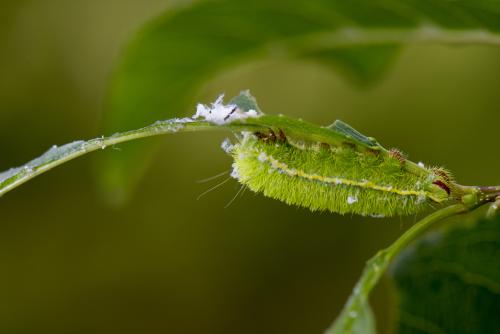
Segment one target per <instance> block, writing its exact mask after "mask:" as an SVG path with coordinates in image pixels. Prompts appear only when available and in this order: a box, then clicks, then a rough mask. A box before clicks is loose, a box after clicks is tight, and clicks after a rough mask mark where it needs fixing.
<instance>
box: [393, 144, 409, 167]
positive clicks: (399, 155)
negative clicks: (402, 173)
mask: <svg viewBox="0 0 500 334" xmlns="http://www.w3.org/2000/svg"><path fill="white" fill-rule="evenodd" d="M389 155H390V156H391V157H393V158H394V159H396V160H398V161H399V163H400V164H401V165H402V164H404V163H405V162H406V156H405V154H404V153H403V152H401V151H400V150H398V149H397V148H391V149H390V150H389Z"/></svg>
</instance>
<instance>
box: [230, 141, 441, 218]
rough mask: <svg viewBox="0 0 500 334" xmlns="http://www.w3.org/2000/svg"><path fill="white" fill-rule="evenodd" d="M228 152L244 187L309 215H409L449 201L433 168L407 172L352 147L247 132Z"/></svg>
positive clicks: (379, 156) (393, 161) (397, 163)
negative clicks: (323, 212)
mask: <svg viewBox="0 0 500 334" xmlns="http://www.w3.org/2000/svg"><path fill="white" fill-rule="evenodd" d="M231 154H232V156H233V158H234V164H233V174H232V175H233V176H235V177H236V178H237V179H238V180H239V181H240V182H241V183H242V184H244V185H246V186H248V187H249V188H250V189H251V190H253V191H255V192H262V193H263V194H264V195H265V196H268V197H272V198H275V199H278V200H281V201H284V202H286V203H288V204H292V205H298V206H303V207H307V208H310V209H311V210H313V211H314V210H328V211H332V212H337V213H341V214H344V213H357V214H361V215H371V216H393V215H408V214H413V213H417V212H419V211H421V210H422V209H424V208H425V207H426V204H427V205H428V204H429V203H441V202H443V201H445V200H447V199H448V197H449V195H448V193H447V191H446V190H445V189H443V188H441V187H440V186H438V185H436V181H437V180H438V179H439V176H438V175H437V174H435V173H434V172H433V170H432V169H428V170H427V173H420V174H419V175H417V174H414V173H410V172H408V171H405V170H404V169H403V168H402V167H401V162H400V161H399V160H398V159H397V158H393V157H391V156H384V155H382V154H373V153H365V152H359V151H357V150H356V149H355V148H353V147H352V146H350V145H344V146H338V147H332V146H329V145H322V144H311V145H302V146H296V145H294V144H292V143H291V142H290V141H288V140H287V141H284V142H278V141H275V140H268V141H266V140H262V138H259V137H258V136H256V135H254V134H250V133H246V134H244V135H243V136H242V138H241V139H240V141H239V143H237V144H236V145H234V146H233V149H232V151H231ZM440 182H442V181H440Z"/></svg>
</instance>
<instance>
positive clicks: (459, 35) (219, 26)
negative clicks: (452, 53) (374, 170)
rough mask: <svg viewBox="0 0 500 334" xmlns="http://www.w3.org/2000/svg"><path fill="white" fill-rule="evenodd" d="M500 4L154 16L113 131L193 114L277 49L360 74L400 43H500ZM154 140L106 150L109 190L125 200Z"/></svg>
mask: <svg viewBox="0 0 500 334" xmlns="http://www.w3.org/2000/svg"><path fill="white" fill-rule="evenodd" d="M499 30H500V2H498V1H487V0H483V1H472V0H468V1H465V0H462V1H447V2H443V1H438V0H433V1H415V0H411V1H410V0H406V1H399V0H398V1H396V0H386V1H382V2H380V1H377V2H374V1H369V0H356V1H354V0H353V1H331V0H316V1H264V0H256V1H241V0H240V1H237V0H219V1H200V2H197V3H196V4H194V5H190V6H187V7H184V8H180V9H177V10H172V11H169V12H168V13H166V14H165V15H162V16H161V17H159V18H158V19H156V20H154V21H153V22H151V23H149V24H148V25H147V26H146V27H145V28H144V29H142V30H141V31H140V32H139V33H138V34H137V36H136V37H135V39H134V40H133V41H132V43H131V44H130V45H129V46H128V48H127V49H126V52H125V53H124V57H123V60H122V62H121V64H120V66H119V67H118V69H117V70H116V73H115V76H114V78H113V80H112V84H111V89H110V92H109V98H108V107H107V115H106V131H109V132H114V131H123V130H124V129H131V128H136V127H139V126H143V125H144V124H149V123H151V122H154V121H156V120H158V119H166V118H171V117H175V116H178V115H183V114H184V113H185V112H186V111H187V110H188V109H191V108H192V107H193V105H194V101H193V96H195V94H194V92H195V91H196V90H197V89H198V88H199V87H200V85H201V84H202V83H203V82H204V81H206V80H208V79H209V78H210V77H212V76H213V75H215V74H216V73H218V72H219V71H221V69H224V68H227V67H229V66H234V65H236V64H238V63H241V62H243V61H247V60H249V59H251V58H257V57H269V56H273V55H277V56H281V57H283V56H285V57H294V58H297V59H300V58H303V59H308V60H311V59H313V60H316V61H320V62H322V63H327V64H335V65H336V68H340V69H341V71H343V72H345V73H346V74H348V75H349V74H350V75H351V76H352V78H353V80H355V81H358V82H362V83H369V82H373V81H374V80H376V79H377V78H378V77H380V75H382V74H383V73H384V72H385V71H386V68H387V67H388V66H389V65H390V63H391V62H392V59H393V58H394V55H395V54H396V52H397V50H398V48H399V46H400V45H404V44H408V43H454V44H470V43H485V44H495V45H499V44H500V36H499V34H498V32H499ZM152 146H154V145H152V143H147V144H146V143H141V144H134V145H130V146H128V147H127V149H126V150H123V151H122V152H121V153H120V154H113V155H106V156H105V157H104V161H103V162H102V164H101V167H100V168H99V171H100V180H101V184H102V186H103V189H104V190H105V191H107V192H108V194H114V195H111V197H112V198H114V200H116V201H118V202H119V201H122V200H125V199H126V198H127V196H128V193H129V191H130V189H131V188H133V185H134V184H135V183H136V182H138V180H139V179H140V177H141V175H142V174H143V172H144V171H145V168H146V166H147V164H148V161H149V160H150V159H151V157H152V156H153V155H152V152H153V151H154V150H153V149H152Z"/></svg>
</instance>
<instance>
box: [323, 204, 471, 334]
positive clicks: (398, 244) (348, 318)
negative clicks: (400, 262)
mask: <svg viewBox="0 0 500 334" xmlns="http://www.w3.org/2000/svg"><path fill="white" fill-rule="evenodd" d="M470 210H471V209H470V208H468V207H466V206H465V205H463V204H455V205H451V206H448V207H446V208H444V209H441V210H439V211H436V212H434V213H432V214H430V215H428V216H427V217H425V218H424V219H422V220H420V221H419V222H418V223H416V224H415V225H413V226H412V227H411V228H410V229H409V230H408V231H406V232H405V233H404V234H403V235H402V236H401V237H399V239H397V240H396V241H395V242H394V243H393V244H392V245H391V246H389V247H388V248H386V249H383V250H381V251H379V252H378V253H377V254H375V256H374V257H372V258H371V259H370V260H368V262H366V265H365V268H364V270H363V273H362V275H361V277H360V279H359V281H358V282H357V283H356V285H355V287H354V290H353V293H352V294H351V296H350V297H349V300H348V301H347V303H346V305H345V306H344V308H343V310H342V312H341V313H340V315H339V317H338V318H337V319H336V320H335V322H334V323H333V324H332V326H331V327H330V328H329V329H328V330H327V331H326V334H336V333H343V334H345V333H352V332H353V326H354V325H355V321H356V317H357V315H358V314H359V311H360V310H361V309H363V307H365V306H366V305H368V297H369V294H370V292H371V290H372V289H373V287H374V286H375V285H376V284H377V282H378V281H379V280H380V277H382V275H383V274H384V273H385V271H386V270H387V268H388V266H389V264H390V262H391V261H392V260H393V259H394V258H395V257H396V256H397V255H398V254H399V253H400V252H401V250H403V249H404V248H405V247H406V246H408V244H409V243H410V242H412V241H413V240H415V238H417V237H418V236H420V235H422V233H423V232H425V231H427V230H428V229H429V227H431V226H432V225H433V224H434V223H436V222H438V221H441V220H443V219H445V218H448V217H451V216H454V215H457V214H460V213H464V212H467V211H470Z"/></svg>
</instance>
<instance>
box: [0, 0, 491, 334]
mask: <svg viewBox="0 0 500 334" xmlns="http://www.w3.org/2000/svg"><path fill="white" fill-rule="evenodd" d="M178 2H179V1H177V3H178ZM173 5H175V3H174V2H168V1H160V0H144V1H138V0H134V1H132V0H127V1H118V0H101V1H97V0H91V1H89V0H87V1H81V0H74V1H62V0H58V1H56V0H45V1H40V0H39V1H28V0H25V1H15V2H5V1H4V2H1V3H0V152H1V159H0V170H4V169H8V168H9V167H12V166H16V165H20V164H22V163H24V162H26V161H27V160H29V159H31V158H33V157H35V156H37V155H39V154H40V153H42V152H43V151H45V150H46V149H47V148H48V147H50V146H51V145H53V144H63V143H65V142H69V141H72V140H75V139H85V138H92V137H97V136H99V135H101V134H102V133H101V131H102V127H103V121H102V120H103V106H104V99H105V94H106V90H107V87H108V80H109V78H110V76H111V74H112V73H113V69H114V66H115V64H116V62H117V60H118V59H119V54H120V50H121V49H122V48H123V47H124V45H125V44H126V41H127V40H128V39H129V38H130V37H131V36H132V35H133V32H134V31H135V30H136V29H137V28H138V27H139V26H140V25H141V24H142V23H144V22H146V21H147V20H148V19H150V18H152V17H155V16H157V15H158V14H160V13H161V12H163V11H164V10H165V9H166V8H169V7H170V6H173ZM246 88H249V89H251V91H252V93H253V95H255V96H256V97H257V98H258V100H259V103H260V106H261V108H262V109H263V110H264V112H267V113H283V114H287V115H290V116H295V117H301V118H304V119H306V120H308V121H311V122H314V123H317V124H324V125H327V124H330V123H331V122H333V121H334V120H335V119H342V120H344V121H346V122H348V123H350V124H352V125H353V126H354V127H355V128H357V129H359V130H360V131H361V132H363V133H365V134H367V135H370V136H374V137H375V138H377V139H378V140H379V141H380V142H381V143H382V144H384V145H385V146H386V147H392V146H395V147H398V148H400V149H402V150H403V151H404V152H406V153H408V154H409V156H410V158H411V159H412V160H414V161H423V162H425V163H428V164H436V165H444V166H445V167H447V168H449V169H450V170H452V171H453V172H454V174H455V176H456V178H457V180H458V181H459V182H461V183H463V184H498V183H499V178H498V170H499V169H500V155H499V154H498V144H499V138H498V124H499V122H500V112H499V110H498V106H499V105H500V94H499V92H500V49H498V48H492V47H484V46H483V47H480V46H470V47H446V46H437V45H435V46H432V45H426V46H412V47H407V48H404V49H403V50H402V52H401V54H400V57H399V58H398V59H397V61H396V62H395V63H394V65H393V67H392V68H391V69H390V71H389V72H388V73H387V75H386V76H385V77H384V78H383V79H382V80H381V81H380V82H379V83H377V84H376V85H374V86H373V87H369V88H359V87H357V86H355V85H353V84H351V83H349V81H347V80H345V78H344V77H342V76H340V75H339V74H338V73H336V72H334V71H331V70H330V69H329V68H326V67H323V66H321V65H317V64H315V63H309V62H299V61H286V62H285V61H283V60H280V61H276V60H270V59H264V60H260V61H257V62H253V63H247V64H245V65H243V66H239V67H236V68H232V69H231V70H229V71H226V72H224V73H222V74H221V75H219V76H217V77H215V78H214V79H213V80H212V81H210V82H209V83H208V84H206V85H205V86H204V88H203V89H202V91H200V92H199V93H198V95H197V99H198V100H199V101H200V102H204V103H208V102H211V101H213V100H214V99H215V97H216V96H217V95H218V94H219V93H221V92H225V93H226V95H227V96H232V95H235V94H237V93H238V92H239V91H240V90H242V89H246ZM194 108H195V106H194V105H193V108H192V111H193V112H194ZM123 130H126V129H123ZM225 137H226V136H225V134H222V133H221V134H208V133H195V134H179V135H175V136H167V137H164V138H163V139H162V146H161V150H160V154H159V155H158V157H157V159H155V160H154V163H153V165H152V166H151V167H150V169H149V170H148V173H147V175H146V177H145V178H144V179H143V181H142V182H141V183H140V185H139V187H138V189H137V192H136V193H135V195H134V197H133V198H132V200H131V201H130V202H128V203H127V204H126V205H124V206H122V207H109V206H108V205H106V204H105V203H103V202H102V201H100V196H99V195H98V194H97V191H96V188H97V186H96V181H95V178H94V173H93V172H94V169H95V168H96V166H97V164H96V161H97V159H99V156H100V155H105V154H120V151H116V150H115V151H113V150H106V151H103V152H97V153H95V154H92V155H89V156H86V157H83V158H81V159H78V160H76V161H74V162H71V163H69V164H67V165H64V166H62V167H59V168H57V169H55V170H54V171H51V172H50V173H47V174H46V175H43V176H41V177H39V178H37V179H35V180H33V181H32V182H30V183H28V184H26V185H25V186H23V187H21V188H19V189H17V190H15V191H13V192H12V193H9V194H8V195H7V196H5V197H4V198H2V199H1V200H0V212H1V214H0V217H1V218H0V266H1V268H2V274H1V275H0V300H1V302H0V333H45V332H50V333H202V332H203V333H321V332H322V331H323V330H324V329H325V328H326V327H327V325H329V324H330V322H331V321H332V320H333V319H334V317H335V316H336V315H337V314H338V312H339V310H340V308H341V307H342V305H343V303H344V302H345V300H346V298H347V297H348V295H349V293H350V291H351V289H352V287H353V285H354V283H355V281H356V279H357V277H358V276H359V274H360V271H361V269H362V267H363V263H364V261H365V260H366V259H368V258H369V257H370V256H371V255H372V254H373V253H375V252H376V251H377V250H378V249H380V248H382V247H385V246H387V245H388V244H389V243H390V242H391V241H392V240H394V239H395V238H396V237H397V236H399V235H400V234H401V233H402V232H403V231H404V230H405V229H407V228H408V227H409V226H411V224H412V222H414V221H415V219H416V217H409V218H404V219H392V220H389V219H383V220H375V219H368V218H360V217H356V216H354V217H350V216H339V215H335V214H327V213H310V212H309V211H307V210H305V209H299V208H295V207H290V206H286V205H285V204H282V203H280V202H277V201H274V200H269V199H265V198H263V197H262V196H261V195H254V194H252V193H250V192H248V191H247V192H245V193H244V194H243V195H242V196H241V197H238V198H237V199H236V200H235V201H234V202H233V203H232V204H231V205H230V206H229V207H228V208H225V206H226V204H227V203H228V202H229V201H230V200H231V199H232V198H233V197H234V195H235V194H236V192H237V191H238V189H239V186H238V184H237V183H236V182H235V181H234V180H231V181H230V182H228V183H226V184H225V185H224V186H222V187H220V188H218V189H217V190H214V191H213V192H210V193H209V194H208V195H206V196H204V197H202V198H201V199H200V200H196V198H197V196H198V195H199V194H201V193H202V192H204V191H205V190H207V189H208V188H210V187H211V186H213V185H215V184H217V182H218V181H213V182H209V183H197V182H196V181H197V180H200V179H204V178H207V177H210V176H213V175H216V174H218V173H220V172H222V171H225V170H229V168H230V164H231V160H230V158H229V157H228V156H226V155H225V154H224V152H222V150H221V149H220V148H219V145H220V142H221V141H222V139H223V138H225ZM119 148H120V149H121V150H122V151H125V150H127V145H126V144H124V145H120V147H119ZM391 303H393V296H392V294H391V290H390V289H389V284H388V282H387V281H385V282H382V284H381V286H380V287H379V288H378V289H377V291H376V292H375V295H374V297H373V298H372V305H373V306H374V308H375V310H376V313H377V320H378V323H379V327H380V328H381V332H382V333H385V332H388V331H390V327H391V325H390V323H391V319H392V317H393V316H394V315H393V314H392V311H391Z"/></svg>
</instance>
